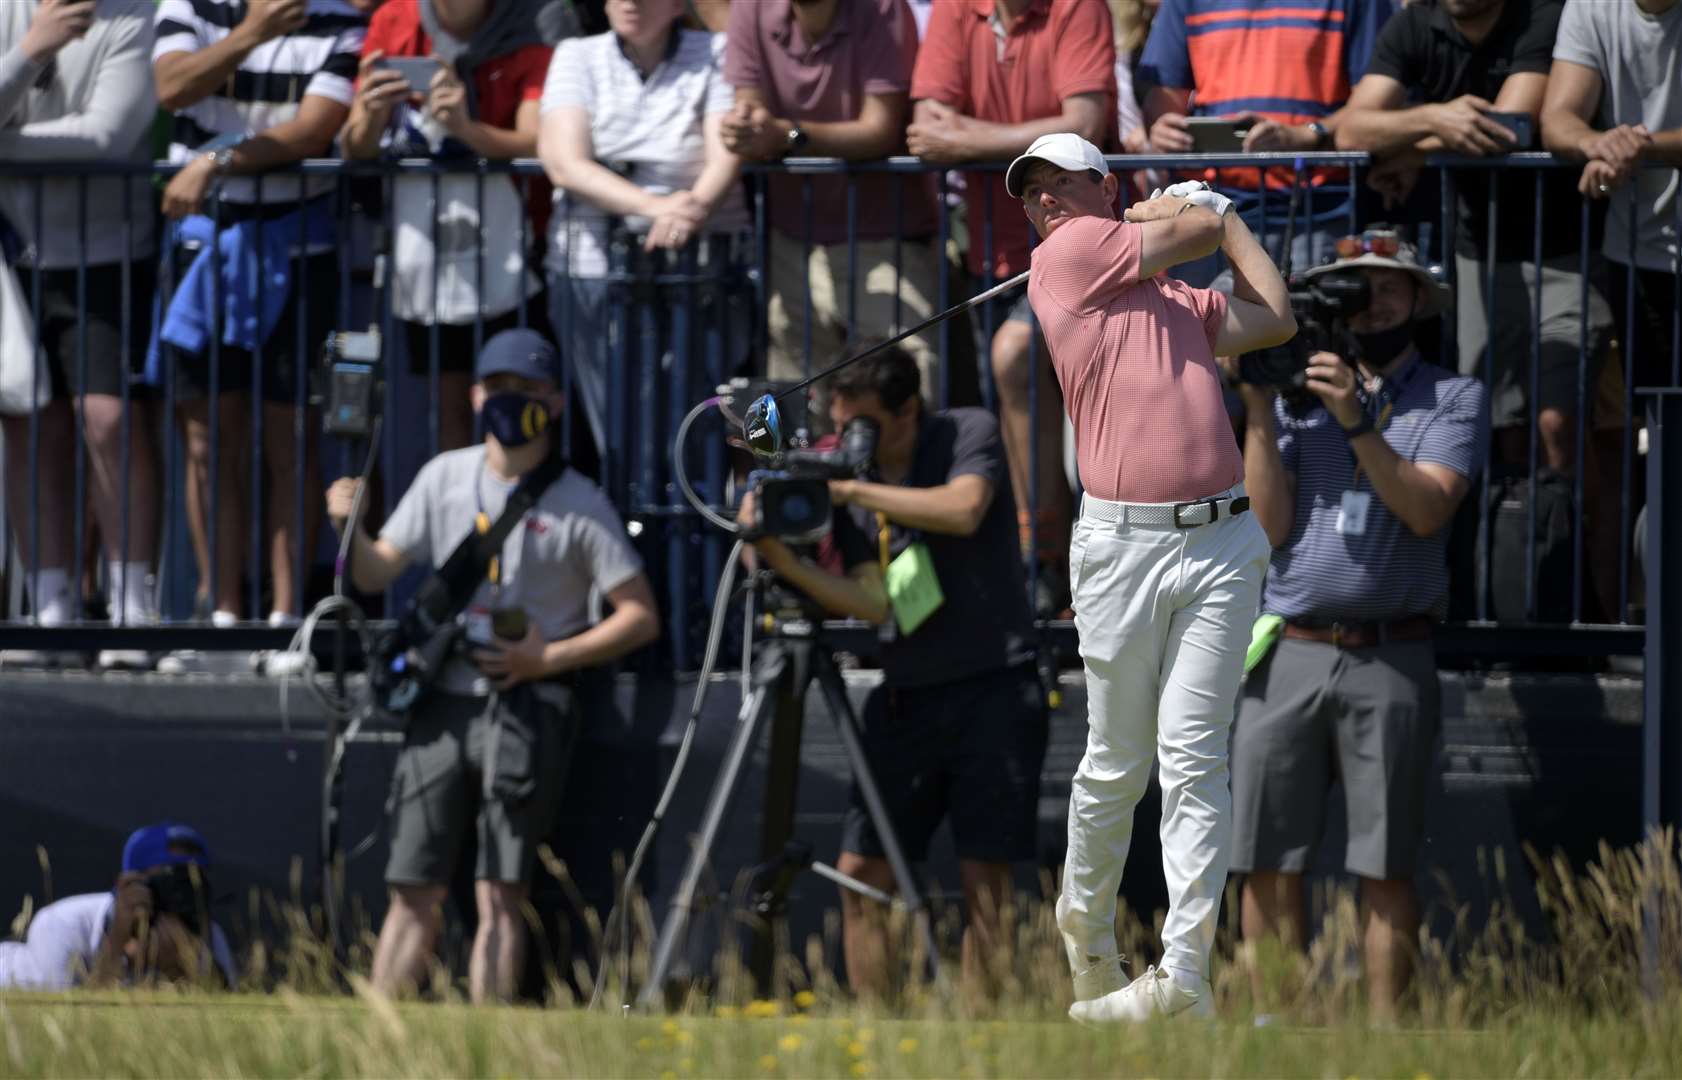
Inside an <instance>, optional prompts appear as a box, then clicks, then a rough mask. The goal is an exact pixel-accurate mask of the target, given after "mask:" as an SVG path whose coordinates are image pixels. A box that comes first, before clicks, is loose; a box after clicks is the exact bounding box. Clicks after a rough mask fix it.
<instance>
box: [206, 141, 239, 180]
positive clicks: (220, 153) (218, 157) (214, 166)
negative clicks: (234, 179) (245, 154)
mask: <svg viewBox="0 0 1682 1080" xmlns="http://www.w3.org/2000/svg"><path fill="white" fill-rule="evenodd" d="M205 157H207V158H209V159H210V171H211V172H213V173H215V174H216V175H217V176H226V175H227V174H228V169H229V167H230V166H232V165H233V163H234V148H233V147H231V146H224V147H222V148H221V149H220V150H212V151H211V152H210V153H208V154H206V155H205Z"/></svg>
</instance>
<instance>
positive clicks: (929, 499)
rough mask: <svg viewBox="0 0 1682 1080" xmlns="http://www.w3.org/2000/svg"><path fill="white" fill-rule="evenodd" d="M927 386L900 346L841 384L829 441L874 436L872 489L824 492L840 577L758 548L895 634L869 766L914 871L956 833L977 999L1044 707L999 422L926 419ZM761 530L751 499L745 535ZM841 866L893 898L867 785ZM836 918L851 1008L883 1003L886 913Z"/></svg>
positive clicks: (997, 946) (1027, 837)
mask: <svg viewBox="0 0 1682 1080" xmlns="http://www.w3.org/2000/svg"><path fill="white" fill-rule="evenodd" d="M920 382H921V376H920V374H919V372H918V369H917V362H916V361H915V360H914V359H912V357H911V355H910V354H909V353H907V352H905V351H903V350H900V349H897V348H895V349H886V350H884V351H883V352H881V353H879V354H877V355H875V356H873V357H870V358H869V359H866V360H862V361H860V362H859V363H857V364H855V365H853V366H852V367H849V368H846V369H844V370H843V371H842V372H841V373H840V374H839V375H837V376H836V378H835V381H834V383H833V384H832V397H831V402H830V418H831V420H832V421H833V422H834V426H835V429H836V430H838V431H839V430H843V429H845V427H846V426H847V424H848V423H849V422H851V421H852V420H853V419H854V418H856V417H868V418H870V419H872V420H874V421H875V422H876V423H877V424H878V425H879V427H880V436H879V440H878V442H877V450H876V465H875V473H874V476H873V478H872V479H870V480H835V481H831V482H830V486H829V488H830V497H831V499H832V501H833V502H834V504H835V507H836V511H835V515H834V534H833V535H834V539H835V541H836V546H837V548H838V549H839V552H840V555H841V562H842V564H843V565H844V566H845V568H846V570H845V573H842V574H837V573H831V572H829V571H828V570H825V569H823V568H822V567H820V566H819V565H818V564H816V563H814V562H811V561H809V560H807V559H804V558H802V557H801V556H799V555H797V554H795V552H794V551H793V549H791V548H790V547H789V546H788V545H787V544H785V543H783V542H782V541H781V540H777V539H774V538H767V539H762V540H758V541H756V542H755V547H756V548H757V549H758V551H759V554H760V557H761V558H763V559H764V561H765V562H766V563H767V564H768V565H769V567H770V568H771V569H772V570H773V571H775V572H776V573H777V574H778V575H779V576H780V577H781V578H782V579H783V580H784V581H786V582H787V583H788V584H790V585H792V586H793V587H795V588H797V589H799V590H800V591H802V592H804V593H806V594H807V595H808V596H810V597H811V598H812V599H814V600H816V601H817V602H818V603H819V604H821V605H822V606H823V607H824V608H825V609H827V610H828V611H830V612H832V613H834V614H836V615H842V616H850V617H853V618H858V619H863V620H865V621H867V622H871V623H876V624H884V623H888V622H889V621H890V620H892V621H893V635H894V636H893V638H892V640H890V641H888V642H887V643H885V644H884V646H883V648H882V669H883V671H882V674H883V679H882V684H881V685H880V686H878V687H876V688H875V689H874V690H872V692H871V694H870V697H869V698H868V700H867V701H866V703H865V707H864V710H863V713H862V715H861V718H860V726H861V728H862V736H863V742H864V750H865V756H866V759H867V761H868V762H869V765H870V770H871V772H872V773H873V774H874V776H875V778H876V781H877V786H878V787H879V788H880V789H881V793H882V798H883V800H884V802H885V803H886V805H887V810H888V816H889V819H890V820H891V821H892V823H893V827H894V830H895V832H896V833H897V834H898V837H899V840H900V842H901V844H902V845H903V847H904V850H905V855H906V858H907V859H909V860H911V861H913V862H917V861H921V860H922V859H924V858H925V857H926V854H927V851H928V845H929V838H930V836H931V835H932V834H933V833H934V830H935V828H936V827H937V826H938V825H939V824H940V822H941V819H942V818H947V817H950V819H951V822H952V833H953V839H954V841H955V844H956V847H957V852H958V860H959V864H958V865H959V871H960V875H961V877H962V880H963V889H964V902H965V905H966V907H967V909H968V912H969V921H968V925H967V927H966V929H965V932H964V941H963V969H964V978H965V982H966V983H967V984H968V985H969V986H971V987H972V988H976V989H980V988H982V987H984V986H986V985H987V983H988V982H989V981H990V980H989V970H988V969H989V967H990V966H993V965H1003V966H1004V967H1005V968H1006V969H1008V965H1009V951H1008V948H1007V946H1006V942H1005V939H1004V937H1003V935H1002V925H1003V924H1002V922H1001V920H1000V918H999V915H1000V909H1001V907H1002V906H1003V904H1004V902H1005V901H1006V900H1007V899H1008V898H1009V895H1010V880H1011V874H1010V869H1011V863H1012V862H1013V861H1016V860H1021V859H1029V858H1032V857H1033V856H1034V854H1035V850H1036V846H1037V845H1036V842H1035V833H1036V830H1037V822H1038V805H1039V793H1040V769H1041V766H1042V764H1043V763H1044V760H1045V746H1046V726H1047V717H1046V708H1045V691H1044V688H1043V687H1042V686H1041V684H1040V680H1039V675H1038V672H1037V671H1036V669H1035V666H1034V655H1035V650H1034V643H1033V623H1032V617H1031V615H1030V613H1029V609H1028V601H1027V589H1026V584H1025V582H1024V579H1023V572H1022V560H1021V555H1020V552H1019V550H1018V547H1017V532H1016V514H1015V507H1016V504H1015V501H1014V499H1013V498H1012V496H1011V487H1010V474H1009V473H1008V472H1007V471H1006V468H1005V457H1004V447H1003V444H1002V443H1001V442H1000V440H999V427H998V421H997V420H995V419H994V418H993V416H992V414H991V413H988V412H986V411H985V410H983V409H943V410H938V411H932V412H931V411H929V410H928V409H926V408H925V407H924V404H923V400H922V398H921V396H920V395H919V393H918V388H919V385H920ZM753 515H754V507H753V503H752V496H751V495H749V496H748V497H747V498H746V499H744V501H743V505H742V520H743V521H750V522H751V521H752V520H753ZM890 593H892V594H893V595H892V596H890ZM936 597H938V603H935V598H936ZM931 604H933V606H932V610H931ZM841 850H842V854H841V857H840V859H839V860H838V863H837V866H838V869H840V870H841V871H842V872H843V873H845V874H847V875H849V876H851V877H854V878H857V879H858V880H860V881H863V882H865V883H867V884H870V885H874V886H876V887H877V888H879V889H882V890H884V891H887V892H892V891H893V890H894V888H895V882H894V875H893V871H892V869H891V867H890V866H889V864H888V862H887V860H886V859H885V858H884V852H883V848H882V844H881V840H880V839H879V838H878V836H877V834H876V830H875V828H874V827H873V826H872V824H871V822H870V818H869V815H868V814H867V812H866V811H865V806H864V801H863V798H862V796H861V795H860V793H859V789H858V786H857V784H855V785H854V786H853V791H852V797H851V803H850V806H849V808H848V810H847V821H846V826H845V829H844V831H843V834H842V841H841ZM841 916H842V934H843V945H844V948H845V952H846V958H847V980H848V983H849V984H850V985H851V986H852V988H853V990H854V992H855V993H859V994H864V995H881V994H883V993H884V992H885V991H886V990H887V987H888V956H887V953H888V948H887V945H888V943H887V933H886V926H885V923H884V921H883V919H882V918H881V909H880V907H879V906H878V905H877V904H875V903H874V902H873V901H870V900H868V899H865V898H864V897H861V896H859V895H857V894H856V893H853V892H851V891H849V890H846V889H843V890H842V892H841Z"/></svg>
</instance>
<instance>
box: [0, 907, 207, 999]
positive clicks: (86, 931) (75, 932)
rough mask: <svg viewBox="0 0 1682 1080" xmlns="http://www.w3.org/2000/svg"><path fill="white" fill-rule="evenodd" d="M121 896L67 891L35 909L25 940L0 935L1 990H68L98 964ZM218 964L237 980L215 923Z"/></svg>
mask: <svg viewBox="0 0 1682 1080" xmlns="http://www.w3.org/2000/svg"><path fill="white" fill-rule="evenodd" d="M116 903H117V898H116V897H115V896H114V895H113V894H111V893H108V892H103V893H85V894H83V895H81V896H67V897H65V898H64V899H63V900H60V901H58V902H56V903H52V904H48V905H47V906H46V907H44V908H42V909H41V910H40V911H37V912H36V913H35V917H34V918H33V919H31V920H30V922H29V929H28V931H27V932H26V933H25V935H24V939H23V940H22V941H0V990H68V989H70V988H71V987H73V986H75V985H76V984H77V983H79V982H81V981H82V979H83V978H84V977H85V976H86V975H87V973H88V972H89V971H91V970H92V969H93V964H94V961H95V959H97V958H98V956H99V946H100V944H101V943H102V942H103V941H104V940H105V932H106V930H107V929H109V928H110V925H111V909H112V908H113V907H115V906H116ZM210 951H211V955H212V956H214V957H215V959H216V966H217V967H219V968H221V969H222V974H223V975H225V976H227V979H228V985H230V986H232V985H233V983H234V957H233V953H232V952H231V951H230V950H229V948H228V938H227V935H226V934H224V933H222V928H221V927H220V926H217V925H216V924H215V923H212V924H211V926H210Z"/></svg>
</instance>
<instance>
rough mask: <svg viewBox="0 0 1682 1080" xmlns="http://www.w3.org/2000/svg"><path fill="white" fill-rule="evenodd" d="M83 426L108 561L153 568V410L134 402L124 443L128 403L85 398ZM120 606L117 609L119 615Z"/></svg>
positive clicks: (108, 398)
mask: <svg viewBox="0 0 1682 1080" xmlns="http://www.w3.org/2000/svg"><path fill="white" fill-rule="evenodd" d="M81 404H82V427H83V431H84V432H85V435H86V438H87V440H88V461H89V464H90V465H91V466H92V470H91V472H92V488H93V500H94V515H95V517H96V518H97V519H98V521H99V531H100V533H101V536H102V539H103V540H104V541H105V557H106V558H108V559H112V560H116V561H122V562H143V563H147V564H148V565H150V564H151V563H152V562H153V561H154V560H155V558H156V556H157V550H158V461H157V450H156V448H155V445H154V443H153V440H152V430H153V422H154V419H155V417H154V414H153V410H152V408H151V406H150V404H149V403H147V402H144V401H130V403H129V408H130V415H129V438H128V443H127V444H126V446H125V444H124V442H123V401H122V399H121V398H117V397H112V396H111V395H109V394H89V395H87V396H85V397H83V398H82V402H81ZM125 486H126V489H127V493H128V523H127V533H128V547H127V550H124V548H123V533H124V522H123V494H124V490H125ZM114 610H115V606H113V611H114Z"/></svg>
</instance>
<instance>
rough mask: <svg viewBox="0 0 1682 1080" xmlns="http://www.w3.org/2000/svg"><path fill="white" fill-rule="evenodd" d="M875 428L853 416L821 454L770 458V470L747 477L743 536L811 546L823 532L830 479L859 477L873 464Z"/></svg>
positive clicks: (830, 507) (787, 453)
mask: <svg viewBox="0 0 1682 1080" xmlns="http://www.w3.org/2000/svg"><path fill="white" fill-rule="evenodd" d="M880 434H881V429H880V428H878V427H877V426H876V421H874V420H872V419H870V418H869V417H866V416H855V417H854V418H853V419H852V420H850V421H848V422H847V426H846V427H845V428H843V429H842V431H841V438H840V441H839V442H837V443H836V445H835V446H833V447H831V448H829V449H826V450H810V449H793V450H784V451H783V452H781V453H779V454H777V455H775V456H774V457H772V459H771V466H772V467H771V468H769V469H757V470H755V471H754V472H753V473H751V474H750V475H749V476H748V486H749V488H750V489H752V491H753V502H754V518H753V521H752V522H751V523H749V525H748V529H747V531H748V535H749V537H759V536H775V537H778V538H779V539H782V540H784V541H787V542H788V543H791V544H811V543H816V542H817V541H818V540H821V539H822V538H823V537H824V536H825V535H826V534H828V532H829V527H830V515H831V512H832V511H833V509H834V507H833V505H832V504H831V502H830V499H829V482H830V481H831V480H848V479H852V478H854V477H858V476H862V475H864V473H865V472H867V471H868V470H869V469H870V466H871V464H872V463H873V462H874V461H875V459H876V440H877V438H878V437H879V436H880Z"/></svg>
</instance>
